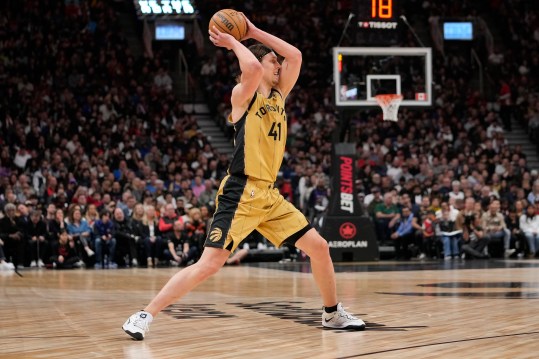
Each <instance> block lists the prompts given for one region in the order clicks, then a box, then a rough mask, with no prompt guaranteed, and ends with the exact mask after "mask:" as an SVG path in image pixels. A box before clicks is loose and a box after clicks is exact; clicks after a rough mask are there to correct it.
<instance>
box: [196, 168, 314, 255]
mask: <svg viewBox="0 0 539 359" xmlns="http://www.w3.org/2000/svg"><path fill="white" fill-rule="evenodd" d="M215 202H216V210H215V214H214V216H213V220H212V223H211V225H210V229H209V231H208V236H207V238H206V243H205V246H208V247H214V248H225V249H227V250H229V251H234V250H235V249H236V248H237V247H238V245H239V244H240V243H241V242H242V241H243V240H244V239H245V238H246V237H247V236H248V235H249V234H251V232H253V231H254V230H255V229H256V230H257V231H258V232H259V233H260V234H261V235H263V236H264V237H265V238H267V239H268V240H269V241H270V242H271V243H273V245H274V246H275V247H280V246H282V245H283V243H285V242H286V243H288V244H291V245H294V244H295V243H296V241H297V240H298V239H300V238H301V237H302V236H303V235H304V234H305V233H306V232H307V231H308V230H309V229H311V228H312V227H311V225H310V224H309V222H308V221H307V219H306V218H305V216H304V215H303V214H302V213H301V212H300V211H299V210H298V209H297V208H296V207H294V206H293V205H292V204H291V203H290V202H288V201H287V200H285V199H284V197H283V196H282V195H281V194H280V193H279V190H278V189H276V188H274V186H273V183H270V182H265V181H260V180H253V179H250V178H247V177H238V176H232V175H228V176H226V177H225V178H224V179H223V180H222V181H221V186H220V187H219V191H218V192H217V199H216V201H215Z"/></svg>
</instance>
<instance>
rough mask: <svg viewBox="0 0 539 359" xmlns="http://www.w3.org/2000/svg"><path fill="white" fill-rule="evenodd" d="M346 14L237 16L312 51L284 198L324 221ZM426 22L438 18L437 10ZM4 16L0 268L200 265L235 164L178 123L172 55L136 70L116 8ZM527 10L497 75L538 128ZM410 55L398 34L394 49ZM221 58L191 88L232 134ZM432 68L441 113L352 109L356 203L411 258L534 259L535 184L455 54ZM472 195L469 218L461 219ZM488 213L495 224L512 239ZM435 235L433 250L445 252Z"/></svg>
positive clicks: (186, 121) (184, 119)
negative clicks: (336, 65)
mask: <svg viewBox="0 0 539 359" xmlns="http://www.w3.org/2000/svg"><path fill="white" fill-rule="evenodd" d="M504 3H508V4H509V5H510V6H508V7H507V6H502V7H496V6H495V5H496V4H497V3H496V2H493V5H492V8H491V11H493V12H494V13H496V12H500V13H501V12H503V11H506V10H507V11H509V10H510V11H509V12H511V13H515V14H517V11H521V10H522V9H520V6H523V5H522V3H521V2H518V1H509V2H504ZM200 5H201V7H200V10H201V13H202V14H206V15H207V14H212V13H213V12H214V11H216V10H217V8H216V7H217V5H216V4H213V3H204V4H200ZM226 5H227V4H226V2H224V3H219V7H226ZM228 5H229V6H228V7H235V6H236V7H238V6H239V5H238V4H233V3H232V2H231V3H230V4H228ZM349 5H350V4H349V2H346V1H342V2H341V1H339V2H338V6H337V7H335V4H333V3H331V4H330V3H328V2H324V1H303V0H301V1H297V2H294V3H287V4H282V3H281V2H278V1H274V0H270V1H266V2H263V3H255V2H254V1H253V0H249V1H246V2H244V3H243V4H242V5H241V7H242V8H238V9H239V10H242V11H244V12H245V13H246V14H247V15H248V16H249V17H250V18H251V19H252V21H253V22H254V23H255V24H257V25H258V26H260V27H261V28H263V29H265V30H268V31H270V32H272V33H274V34H276V35H277V36H282V37H283V38H285V39H286V40H287V41H290V42H291V43H293V44H294V45H296V46H297V47H298V48H300V49H301V51H302V52H303V59H304V65H303V68H302V73H301V75H300V79H299V81H298V87H297V89H296V90H295V91H292V93H291V94H290V95H289V97H288V99H287V114H288V120H289V138H288V146H287V151H286V154H285V158H284V161H283V165H282V168H281V171H280V174H279V179H278V186H279V188H280V190H281V192H282V193H283V195H284V196H285V197H287V198H288V199H289V200H290V201H292V202H293V203H294V204H296V205H297V206H298V208H300V209H301V210H302V211H303V212H304V213H305V214H306V215H307V216H308V218H309V219H310V220H311V221H313V222H317V221H318V219H319V218H320V217H321V216H323V215H324V213H326V211H327V204H328V199H329V197H330V196H331V190H330V188H329V183H330V181H329V179H330V168H331V150H332V145H331V144H332V142H335V138H336V136H335V133H336V131H337V129H338V128H339V124H340V116H339V114H338V112H337V111H336V108H335V107H334V105H333V101H332V85H331V78H332V73H331V69H332V64H331V61H332V60H331V47H332V46H334V45H335V44H336V43H337V42H338V40H339V37H340V35H341V31H342V29H343V28H344V23H345V21H346V18H347V16H348V13H349V10H350V9H349V7H348V6H349ZM422 9H423V12H424V15H425V17H428V15H429V11H430V9H429V7H428V6H426V7H423V8H422ZM2 10H3V11H2V13H1V14H0V23H2V24H3V26H2V27H0V29H1V30H0V48H1V49H2V51H1V55H0V94H1V97H0V106H1V107H0V111H1V114H0V116H1V117H2V121H1V122H0V133H1V136H0V209H3V211H2V213H1V214H0V216H2V217H3V218H1V219H0V239H1V241H2V242H0V250H2V252H0V259H1V265H2V266H4V267H6V268H7V267H9V266H10V265H9V264H7V263H6V261H5V260H6V259H7V260H8V261H11V262H13V263H14V264H15V265H17V266H21V265H25V266H44V265H49V266H53V267H57V268H70V267H78V266H81V265H86V266H95V267H96V268H105V267H108V268H114V267H116V266H136V265H149V266H156V265H159V264H160V263H161V264H162V263H166V264H170V263H172V264H175V265H186V264H188V263H190V262H192V261H194V260H196V258H197V256H198V255H199V254H200V251H201V249H202V248H201V243H202V242H203V238H204V237H205V228H207V227H208V221H209V220H210V218H211V215H212V211H213V209H214V199H215V198H214V197H215V193H216V189H217V188H218V186H219V181H220V179H221V178H222V177H223V176H224V175H225V173H226V169H227V167H228V163H229V158H227V156H226V155H223V154H219V153H217V152H216V151H215V150H214V149H213V148H212V147H211V144H210V143H209V142H208V140H207V138H206V137H205V136H204V134H203V133H202V132H201V131H200V130H199V129H198V126H197V123H196V120H195V118H194V117H193V115H192V114H190V113H186V112H185V111H184V110H183V103H182V100H181V99H180V98H178V97H177V96H176V95H175V94H174V91H173V82H172V78H171V77H170V75H169V74H168V70H169V68H170V63H169V62H168V61H167V59H166V58H164V56H162V54H160V53H159V52H156V53H155V55H154V57H152V58H150V57H148V56H140V57H136V56H134V55H133V54H132V53H131V50H130V49H129V47H128V46H127V42H126V40H125V38H124V37H123V36H122V35H121V34H122V31H121V28H120V27H119V21H118V19H117V15H116V14H115V12H114V10H113V8H111V7H110V6H109V5H108V2H107V1H105V0H96V1H92V2H88V1H82V0H81V1H66V2H63V1H55V0H43V1H38V0H24V1H19V2H7V3H6V4H4V5H2ZM437 11H440V9H437ZM441 11H443V9H441ZM298 14H301V15H302V16H301V17H298ZM528 14H529V15H528V17H527V20H526V23H527V24H528V26H529V28H530V30H533V31H528V32H524V31H518V32H515V36H519V39H520V40H521V41H520V44H521V47H520V48H519V56H518V57H516V56H515V57H514V58H510V57H508V58H505V59H504V61H503V64H502V65H500V66H502V67H504V69H505V70H504V71H496V72H494V73H495V74H496V76H497V77H496V78H495V79H496V80H500V84H503V83H506V84H510V85H511V86H510V88H512V89H515V90H514V91H512V92H511V98H514V104H515V105H516V106H512V107H511V112H510V114H511V115H512V116H514V117H515V118H517V119H519V120H522V121H524V122H525V123H527V126H528V127H529V128H533V126H534V124H535V122H537V111H538V110H539V108H538V105H537V104H538V101H537V98H536V96H537V83H536V80H534V79H536V78H537V76H535V77H534V76H533V74H536V73H537V68H536V66H537V59H538V57H537V56H538V55H537V35H536V33H537V31H538V30H536V29H537V13H536V12H533V11H531V12H528ZM513 17H514V16H513ZM511 18H512V17H511V16H510V17H507V19H509V20H507V21H509V24H508V26H510V24H511V20H510V19H511ZM291 23H293V24H294V26H293V27H291V26H289V24H291ZM534 26H535V28H534ZM413 41H414V39H413V37H411V36H406V35H405V36H402V39H401V45H402V46H415V45H416V44H414V43H413ZM344 45H346V44H344ZM213 50H214V51H215V54H212V55H208V57H207V58H206V59H204V60H203V61H202V62H201V64H200V66H199V67H195V68H197V71H198V73H197V74H193V76H194V78H195V79H196V81H197V83H198V84H199V85H200V86H202V87H203V89H204V90H205V92H206V95H207V98H208V103H209V104H210V106H211V107H212V109H213V111H214V113H215V115H216V117H218V118H219V119H220V121H221V125H222V127H223V129H225V130H226V131H228V132H229V133H231V132H232V129H231V128H230V127H226V125H224V122H225V121H224V119H225V118H226V117H227V114H228V112H229V111H230V103H229V99H230V92H231V89H232V87H233V86H234V77H235V76H234V75H236V74H237V73H238V71H239V67H238V64H237V62H236V60H235V58H234V56H233V54H232V53H231V52H227V51H225V50H223V49H214V48H213V49H212V51H213ZM451 56H455V57H457V56H458V55H451ZM435 61H436V64H435V66H434V68H435V73H434V78H435V82H436V83H441V84H443V86H442V87H440V88H438V89H437V98H436V103H435V106H434V107H433V108H430V109H424V110H421V111H411V110H409V109H406V108H403V109H401V110H400V113H399V122H398V123H397V124H393V123H388V122H381V121H380V116H379V114H380V112H381V111H368V112H367V111H363V112H358V113H357V114H354V115H352V116H351V121H350V128H348V129H347V132H346V136H345V137H346V140H348V141H353V142H355V143H356V144H357V147H356V148H357V156H358V169H359V171H358V176H357V178H359V180H358V182H357V184H356V185H357V191H358V193H359V195H360V199H361V200H362V202H363V203H364V204H365V208H366V211H367V212H368V213H369V214H370V215H371V216H372V218H373V221H374V222H375V223H376V225H377V229H378V231H377V233H378V236H379V237H378V239H379V241H394V243H395V246H396V248H397V253H396V255H397V256H399V257H402V258H410V257H411V256H412V255H418V256H429V257H436V256H440V255H441V254H440V253H443V256H444V257H453V256H456V255H460V254H461V253H463V252H462V251H464V250H465V249H466V250H468V252H465V253H475V256H477V257H479V256H483V255H485V248H487V249H486V250H487V251H488V248H489V245H488V244H489V243H494V242H496V241H497V242H500V243H502V244H501V245H500V246H501V249H502V250H504V251H505V252H504V253H507V254H510V253H511V250H512V249H515V247H518V248H517V249H519V252H523V251H526V253H528V254H529V255H534V254H535V253H532V252H534V251H535V250H536V249H537V246H538V245H539V244H538V243H536V242H537V240H538V239H537V231H536V232H533V231H534V230H535V229H533V228H537V227H534V226H536V224H535V223H536V222H537V218H539V216H535V214H534V215H532V211H535V212H539V204H536V203H539V200H538V199H539V183H538V182H537V181H538V174H537V171H536V170H535V171H533V170H531V169H530V168H528V167H527V162H526V156H525V155H524V153H523V152H522V150H521V148H520V147H519V146H510V145H508V143H507V141H506V140H505V138H504V130H503V129H502V128H501V127H500V124H501V123H502V121H501V117H500V116H501V114H500V111H499V110H500V106H499V103H498V99H497V98H496V99H492V98H485V97H484V96H481V94H479V93H478V92H477V91H474V89H472V88H470V87H469V86H468V81H467V79H468V78H470V71H471V70H470V68H469V67H467V66H463V63H462V61H459V59H457V58H455V59H453V60H451V59H449V60H448V59H446V60H445V61H443V60H442V59H440V58H439V57H436V56H435ZM523 68H525V70H524V69H523ZM515 71H516V72H515ZM502 80H503V81H502ZM502 87H503V85H502ZM337 132H339V131H337ZM534 183H535V184H534ZM532 187H533V188H532ZM472 199H473V200H474V205H471V207H473V210H472V209H470V210H469V211H470V213H474V215H473V216H472V217H470V218H468V217H466V221H463V220H462V219H459V220H457V219H458V218H459V216H465V215H466V213H468V212H466V211H468V209H466V208H467V207H466V205H465V203H468V201H471V200H472ZM475 203H477V205H475ZM496 203H498V205H497V204H496ZM534 205H535V207H533V206H534ZM530 206H531V208H532V209H529V207H530ZM471 207H470V208H471ZM403 208H405V209H404V210H403ZM488 213H491V217H496V218H499V216H498V215H497V214H498V213H502V215H503V216H504V218H503V219H504V226H502V225H501V223H498V225H496V224H495V222H496V221H495V220H490V219H489V218H490V217H488ZM381 214H382V216H381ZM525 215H526V216H527V217H525V222H526V223H524V228H522V226H521V222H522V218H524V217H523V216H525ZM511 216H512V217H515V218H517V220H516V221H515V220H514V218H513V220H512V221H511V220H510V218H511ZM534 216H535V217H534ZM534 218H535V219H534ZM528 219H529V220H528ZM451 222H454V223H453V224H452V223H451ZM528 222H530V223H531V224H530V225H529V226H528V227H526V225H527V223H528ZM464 223H465V224H464ZM510 223H513V224H512V225H513V227H510ZM515 223H517V224H518V226H517V227H518V228H517V227H515V226H516V224H515ZM500 226H501V227H502V229H500V228H498V227H500ZM491 227H492V228H491ZM525 228H532V229H530V230H528V229H525ZM526 231H528V232H529V233H530V234H529V235H528V234H527V233H528V232H526ZM502 232H503V233H502ZM508 232H509V234H507V233H508ZM534 233H535V234H534ZM517 234H518V236H517ZM520 234H522V235H520ZM455 235H456V236H457V237H455V238H452V237H453V236H455ZM530 236H531V237H530ZM517 237H518V238H520V239H518V238H517ZM432 238H440V239H441V240H442V241H443V249H441V250H440V249H439V248H438V247H437V245H436V243H433V242H434V240H429V239H432ZM471 238H473V242H472V241H471ZM478 238H480V239H484V238H486V242H485V241H483V240H482V241H479V240H478ZM522 238H526V239H528V240H527V241H524V240H521V239H522ZM529 238H532V240H530V239H529ZM517 239H518V240H517ZM455 241H457V248H455V244H454V243H455ZM477 243H479V244H480V245H477ZM484 243H486V245H484V246H483V244H484ZM472 244H473V245H472ZM482 246H483V248H482ZM492 248H494V247H492ZM471 250H473V251H476V252H472V251H471ZM414 251H416V253H414ZM492 251H494V249H492ZM478 253H479V254H480V255H477V254H478ZM487 253H488V252H487ZM492 253H494V252H492ZM470 255H472V254H470Z"/></svg>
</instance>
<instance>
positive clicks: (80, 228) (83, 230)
mask: <svg viewBox="0 0 539 359" xmlns="http://www.w3.org/2000/svg"><path fill="white" fill-rule="evenodd" d="M67 233H68V234H69V236H70V239H72V240H74V241H75V245H76V247H77V246H81V247H82V248H83V249H84V251H85V252H86V255H87V256H88V257H92V256H93V255H94V254H95V253H94V251H93V250H92V249H91V248H90V243H91V242H92V228H90V226H89V225H88V222H86V220H85V219H84V218H82V213H81V210H80V208H79V207H74V208H73V209H72V210H71V212H70V215H69V223H68V224H67ZM77 253H80V251H79V252H77ZM79 257H82V255H80V254H79Z"/></svg>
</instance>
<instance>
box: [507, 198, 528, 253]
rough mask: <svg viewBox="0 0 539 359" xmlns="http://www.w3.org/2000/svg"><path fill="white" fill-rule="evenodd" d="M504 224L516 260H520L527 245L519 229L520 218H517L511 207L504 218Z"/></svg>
mask: <svg viewBox="0 0 539 359" xmlns="http://www.w3.org/2000/svg"><path fill="white" fill-rule="evenodd" d="M505 224H506V225H507V229H508V230H509V235H510V241H511V244H512V246H514V247H515V249H516V252H517V256H518V258H522V257H523V256H524V251H525V249H526V246H527V244H526V238H525V237H524V234H523V233H522V230H521V229H520V217H518V216H517V213H516V210H515V208H513V207H511V208H510V209H509V211H508V213H507V215H506V216H505Z"/></svg>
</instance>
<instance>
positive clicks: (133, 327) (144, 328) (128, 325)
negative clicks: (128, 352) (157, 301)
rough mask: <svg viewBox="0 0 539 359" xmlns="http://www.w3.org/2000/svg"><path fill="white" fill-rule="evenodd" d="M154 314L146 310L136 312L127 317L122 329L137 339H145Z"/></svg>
mask: <svg viewBox="0 0 539 359" xmlns="http://www.w3.org/2000/svg"><path fill="white" fill-rule="evenodd" d="M152 320H153V316H152V315H151V314H150V313H148V312H144V311H140V312H136V313H135V314H133V315H132V316H130V317H129V319H127V321H126V322H125V323H124V325H123V326H122V329H123V330H124V331H125V332H126V333H127V334H129V335H130V336H131V337H133V338H134V339H136V340H142V339H144V335H145V334H146V332H148V331H150V323H151V322H152Z"/></svg>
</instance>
